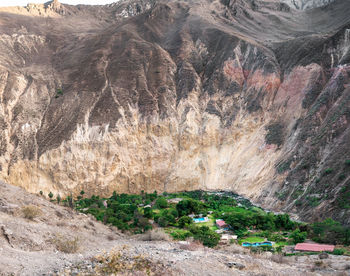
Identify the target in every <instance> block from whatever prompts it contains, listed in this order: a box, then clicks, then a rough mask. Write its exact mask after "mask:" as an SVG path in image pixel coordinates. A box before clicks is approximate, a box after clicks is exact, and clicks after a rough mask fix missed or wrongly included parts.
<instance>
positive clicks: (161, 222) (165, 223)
mask: <svg viewBox="0 0 350 276" xmlns="http://www.w3.org/2000/svg"><path fill="white" fill-rule="evenodd" d="M158 224H159V226H160V227H167V226H168V225H169V221H168V220H167V218H166V217H160V218H159V219H158Z"/></svg>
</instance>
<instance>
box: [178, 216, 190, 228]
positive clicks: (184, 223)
mask: <svg viewBox="0 0 350 276" xmlns="http://www.w3.org/2000/svg"><path fill="white" fill-rule="evenodd" d="M177 223H178V224H179V227H181V228H184V227H186V226H187V225H189V224H192V223H193V219H192V218H190V217H188V216H183V217H181V218H180V219H179V220H178V222H177Z"/></svg>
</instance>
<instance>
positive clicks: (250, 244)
mask: <svg viewBox="0 0 350 276" xmlns="http://www.w3.org/2000/svg"><path fill="white" fill-rule="evenodd" d="M264 245H265V246H272V242H269V241H266V242H254V243H250V242H244V243H242V246H244V247H256V246H264Z"/></svg>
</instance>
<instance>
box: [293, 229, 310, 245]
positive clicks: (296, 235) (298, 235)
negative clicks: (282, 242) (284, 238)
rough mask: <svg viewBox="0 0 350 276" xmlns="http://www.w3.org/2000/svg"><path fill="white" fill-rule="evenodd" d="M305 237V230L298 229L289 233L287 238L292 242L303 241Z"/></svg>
mask: <svg viewBox="0 0 350 276" xmlns="http://www.w3.org/2000/svg"><path fill="white" fill-rule="evenodd" d="M306 237H307V232H301V231H300V229H296V230H294V231H293V232H292V233H291V234H290V235H289V238H291V239H292V241H293V243H299V242H303V241H305V239H306Z"/></svg>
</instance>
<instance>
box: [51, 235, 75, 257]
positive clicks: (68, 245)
mask: <svg viewBox="0 0 350 276" xmlns="http://www.w3.org/2000/svg"><path fill="white" fill-rule="evenodd" d="M52 241H53V243H54V244H55V246H56V248H57V250H58V251H61V252H64V253H69V254H71V253H76V252H77V251H78V250H79V247H80V241H79V238H78V237H74V238H69V237H64V236H62V235H59V234H58V235H56V237H55V238H54V239H53V240H52Z"/></svg>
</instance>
